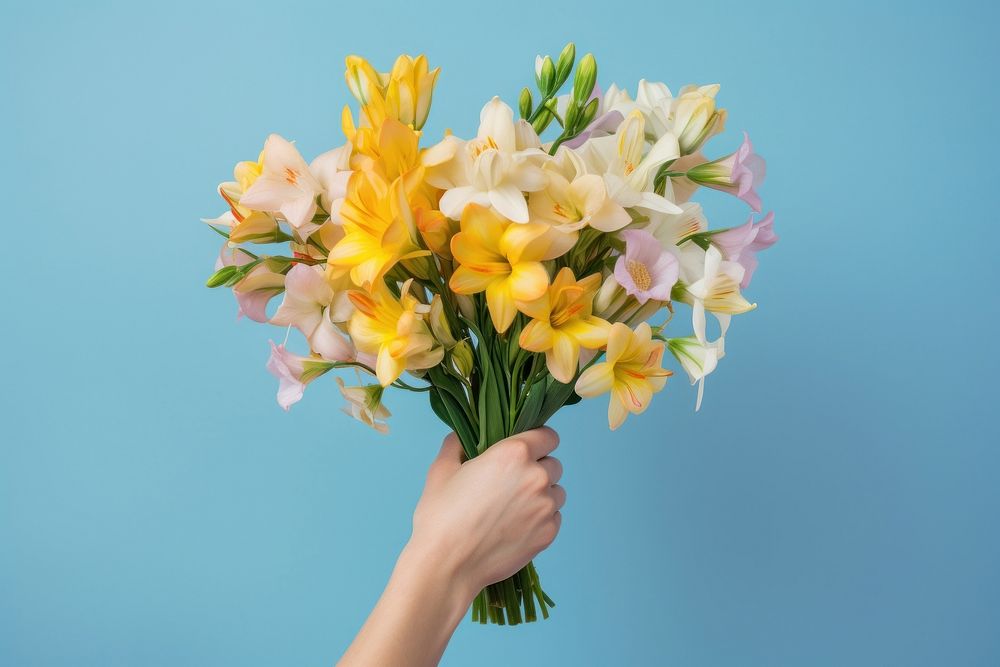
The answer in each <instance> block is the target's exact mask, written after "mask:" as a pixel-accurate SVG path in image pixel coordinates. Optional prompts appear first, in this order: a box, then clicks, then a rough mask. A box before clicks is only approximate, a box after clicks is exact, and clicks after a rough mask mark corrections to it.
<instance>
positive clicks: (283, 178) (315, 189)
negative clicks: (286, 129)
mask: <svg viewBox="0 0 1000 667" xmlns="http://www.w3.org/2000/svg"><path fill="white" fill-rule="evenodd" d="M261 155H262V157H261V160H262V168H261V174H260V176H259V177H258V178H257V179H256V180H255V181H254V182H253V185H251V186H250V187H249V188H248V189H247V191H246V192H244V193H243V196H242V197H241V198H240V206H245V207H248V208H251V209H254V210H255V211H267V212H269V213H281V215H283V216H284V218H285V220H287V221H288V224H290V225H291V226H292V227H294V228H295V229H297V230H298V231H299V233H300V234H301V235H302V236H303V238H304V237H306V236H309V234H311V233H312V232H313V231H315V229H316V227H317V226H318V225H314V224H313V222H312V219H313V216H314V215H315V214H316V198H317V197H319V196H320V195H321V194H322V193H323V187H322V186H321V185H320V183H319V181H317V180H316V177H315V176H313V174H312V172H311V171H309V165H307V164H306V162H305V160H303V159H302V156H301V155H299V152H298V151H297V150H296V149H295V146H293V145H292V143H291V142H290V141H288V140H287V139H285V138H283V137H281V136H279V135H277V134H272V135H271V136H269V137H268V138H267V141H266V142H264V151H263V153H262V154H261Z"/></svg>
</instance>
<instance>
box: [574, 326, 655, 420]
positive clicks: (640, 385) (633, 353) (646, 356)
mask: <svg viewBox="0 0 1000 667" xmlns="http://www.w3.org/2000/svg"><path fill="white" fill-rule="evenodd" d="M652 335H653V331H652V329H651V328H650V326H649V325H648V324H646V323H645V322H643V323H642V324H640V325H639V326H638V327H636V329H635V331H633V330H632V329H629V328H628V326H626V325H625V324H622V323H621V322H617V323H615V324H613V325H612V327H611V333H610V334H609V336H608V349H607V353H606V356H605V360H604V361H602V362H600V363H597V364H594V365H593V366H591V367H590V368H588V369H587V370H585V371H584V372H583V374H582V375H580V379H579V380H577V381H576V393H577V394H579V395H580V396H583V397H584V398H591V397H594V396H599V395H601V394H604V393H607V392H611V401H610V403H609V405H608V425H609V426H610V427H611V430H614V429H616V428H618V427H619V426H621V425H622V422H624V421H625V418H626V417H627V416H628V413H630V412H631V413H632V414H640V413H641V412H643V411H644V410H645V409H646V408H647V407H649V402H650V400H651V399H652V398H653V394H654V393H656V392H658V391H660V390H661V389H663V387H664V386H665V385H666V384H667V378H668V377H669V376H670V375H672V373H671V372H670V371H668V370H665V369H664V368H663V366H662V362H663V342H662V341H655V340H653V339H652Z"/></svg>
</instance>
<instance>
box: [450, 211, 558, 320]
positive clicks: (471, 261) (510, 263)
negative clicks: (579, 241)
mask: <svg viewBox="0 0 1000 667" xmlns="http://www.w3.org/2000/svg"><path fill="white" fill-rule="evenodd" d="M573 241H574V238H573V237H572V236H570V235H568V234H564V233H562V232H560V231H558V230H556V229H553V228H552V227H550V226H549V225H546V224H544V223H528V224H524V225H519V224H516V223H512V222H510V221H509V220H506V219H504V218H503V217H501V216H500V215H499V214H498V213H496V212H495V211H493V210H491V209H488V208H483V207H481V206H479V205H477V204H470V205H469V206H468V207H466V209H465V212H464V213H463V214H462V221H461V231H460V232H459V233H458V234H456V235H455V236H454V237H452V239H451V253H452V255H453V256H454V258H455V260H456V261H457V262H458V264H459V266H458V267H457V268H456V269H455V272H454V273H453V274H452V276H451V280H450V281H449V286H450V287H451V289H452V290H453V291H454V292H455V293H456V294H476V293H478V292H484V291H485V292H486V303H487V306H488V307H489V310H490V317H491V318H492V320H493V325H494V326H495V327H496V329H497V331H499V332H501V333H503V332H504V331H506V330H507V328H508V327H509V326H510V324H511V322H513V321H514V317H515V316H516V315H517V306H516V303H517V302H518V301H533V300H535V299H537V298H539V297H541V296H542V295H543V294H544V293H545V290H546V289H547V288H548V286H549V275H548V273H547V272H546V270H545V266H544V265H543V264H542V262H543V261H545V260H549V259H554V258H556V257H559V256H560V255H563V254H564V253H565V252H566V251H567V250H569V249H570V247H571V246H572V245H573Z"/></svg>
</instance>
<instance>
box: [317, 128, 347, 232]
mask: <svg viewBox="0 0 1000 667" xmlns="http://www.w3.org/2000/svg"><path fill="white" fill-rule="evenodd" d="M309 170H310V171H311V172H312V173H313V175H314V176H316V180H317V181H318V182H319V184H320V187H321V188H322V192H321V193H320V205H322V207H323V209H324V210H325V211H326V212H327V213H329V214H330V217H331V218H332V219H333V220H334V221H335V222H336V223H337V224H341V222H342V221H341V220H340V207H341V205H342V204H343V203H344V198H345V197H347V184H348V182H349V181H350V179H351V173H352V172H351V145H350V144H344V145H343V146H341V147H340V148H334V149H333V150H331V151H327V152H325V153H323V154H322V155H319V156H317V157H316V159H314V160H313V161H312V163H310V165H309Z"/></svg>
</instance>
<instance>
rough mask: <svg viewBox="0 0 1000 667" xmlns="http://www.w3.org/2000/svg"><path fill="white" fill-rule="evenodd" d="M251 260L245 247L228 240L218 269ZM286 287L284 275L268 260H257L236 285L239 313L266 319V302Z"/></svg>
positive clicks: (216, 267)
mask: <svg viewBox="0 0 1000 667" xmlns="http://www.w3.org/2000/svg"><path fill="white" fill-rule="evenodd" d="M252 261H254V260H253V258H252V257H251V256H250V255H249V254H248V253H247V252H246V251H245V250H243V249H242V248H233V247H230V245H229V244H228V243H226V244H224V245H223V246H222V250H221V251H220V252H219V258H218V259H217V260H216V261H215V269H216V271H218V270H219V269H221V268H222V267H223V266H243V265H245V264H249V263H250V262H252ZM284 289H285V276H283V275H282V274H280V273H275V272H274V271H271V270H270V269H269V268H268V267H267V265H266V264H265V263H261V264H258V265H257V266H255V267H254V268H252V269H251V270H250V273H248V274H247V276H246V277H245V278H243V280H241V281H240V282H238V283H236V284H235V285H234V286H233V296H235V297H236V303H237V306H238V307H239V310H238V312H237V314H236V317H237V318H239V317H243V316H244V315H246V316H247V317H248V318H250V319H251V320H253V321H254V322H267V304H268V303H269V302H270V301H271V299H273V298H274V297H275V296H277V295H279V294H281V292H282V291H283V290H284Z"/></svg>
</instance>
